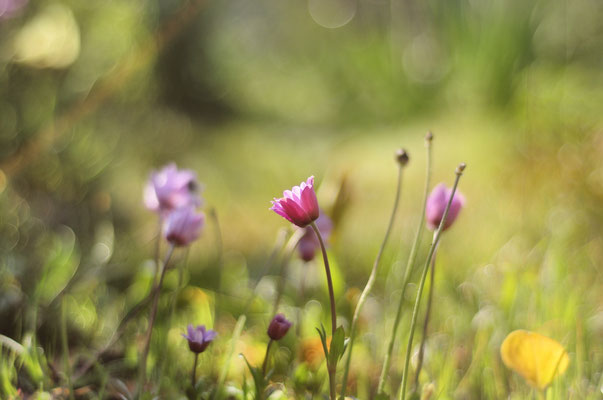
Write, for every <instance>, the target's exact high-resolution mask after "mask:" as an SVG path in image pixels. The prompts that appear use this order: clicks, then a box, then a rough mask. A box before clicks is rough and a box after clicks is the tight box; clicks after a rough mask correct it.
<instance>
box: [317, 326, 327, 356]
mask: <svg viewBox="0 0 603 400" xmlns="http://www.w3.org/2000/svg"><path fill="white" fill-rule="evenodd" d="M316 330H317V331H318V335H319V336H320V342H321V343H322V348H323V350H324V352H325V358H326V359H327V360H328V357H329V347H328V346H327V332H326V331H325V326H324V325H322V324H320V328H316Z"/></svg>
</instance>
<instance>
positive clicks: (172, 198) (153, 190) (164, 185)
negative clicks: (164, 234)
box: [144, 163, 201, 213]
mask: <svg viewBox="0 0 603 400" xmlns="http://www.w3.org/2000/svg"><path fill="white" fill-rule="evenodd" d="M198 188H199V183H198V182H197V177H196V175H195V173H194V172H193V171H191V170H188V169H182V170H179V169H178V168H177V167H176V164H174V163H171V164H168V165H166V166H165V167H163V168H162V169H161V170H159V171H156V172H153V173H152V174H151V177H150V178H149V181H148V182H147V185H146V186H145V188H144V204H145V206H146V207H147V208H148V209H149V210H151V211H155V212H160V213H165V212H168V211H171V210H174V209H177V208H180V207H186V206H189V205H192V206H200V205H201V198H200V197H199V195H198V193H197V190H198Z"/></svg>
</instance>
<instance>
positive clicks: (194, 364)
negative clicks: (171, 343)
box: [191, 353, 199, 389]
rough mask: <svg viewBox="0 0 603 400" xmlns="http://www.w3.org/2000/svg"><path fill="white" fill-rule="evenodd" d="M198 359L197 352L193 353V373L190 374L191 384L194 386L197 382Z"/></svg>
mask: <svg viewBox="0 0 603 400" xmlns="http://www.w3.org/2000/svg"><path fill="white" fill-rule="evenodd" d="M198 359H199V353H195V361H194V362H193V373H192V374H191V386H192V387H193V389H194V388H195V383H197V360H198Z"/></svg>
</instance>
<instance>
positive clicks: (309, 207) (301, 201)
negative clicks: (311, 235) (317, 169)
mask: <svg viewBox="0 0 603 400" xmlns="http://www.w3.org/2000/svg"><path fill="white" fill-rule="evenodd" d="M283 196H284V197H282V198H280V199H277V198H276V197H275V198H274V201H272V207H271V208H270V209H271V210H272V211H274V212H275V213H277V214H278V215H280V216H281V217H284V218H285V219H287V220H288V221H289V222H292V223H294V224H295V225H297V226H299V227H300V228H303V227H305V226H308V225H309V224H310V223H312V222H314V221H315V220H316V219H317V218H318V215H319V210H318V200H317V199H316V193H315V192H314V177H313V176H311V177H309V178H308V180H307V181H306V182H302V183H301V184H300V185H299V186H294V187H293V189H291V190H285V191H284V192H283Z"/></svg>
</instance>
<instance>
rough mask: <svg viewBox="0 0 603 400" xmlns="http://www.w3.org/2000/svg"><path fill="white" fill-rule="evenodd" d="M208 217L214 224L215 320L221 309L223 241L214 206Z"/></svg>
mask: <svg viewBox="0 0 603 400" xmlns="http://www.w3.org/2000/svg"><path fill="white" fill-rule="evenodd" d="M208 215H209V218H211V220H212V221H213V226H214V237H215V238H214V240H215V243H216V261H215V262H216V267H217V268H215V270H216V273H217V275H218V277H217V288H218V290H216V304H215V305H214V310H215V315H214V319H215V320H216V321H217V320H218V319H219V317H220V315H219V311H220V309H221V307H220V302H221V300H222V296H223V293H222V275H223V274H222V265H223V260H224V242H223V240H222V229H221V227H220V220H219V219H218V213H217V211H216V209H215V208H211V209H210V210H209V212H208Z"/></svg>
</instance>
